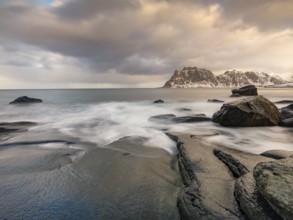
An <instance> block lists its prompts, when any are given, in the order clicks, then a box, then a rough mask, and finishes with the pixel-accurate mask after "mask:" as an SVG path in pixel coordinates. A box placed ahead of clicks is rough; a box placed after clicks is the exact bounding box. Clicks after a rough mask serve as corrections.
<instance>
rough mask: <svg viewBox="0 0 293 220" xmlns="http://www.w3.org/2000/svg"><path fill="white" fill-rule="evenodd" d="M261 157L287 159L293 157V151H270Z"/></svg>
mask: <svg viewBox="0 0 293 220" xmlns="http://www.w3.org/2000/svg"><path fill="white" fill-rule="evenodd" d="M260 155H262V156H264V157H270V158H273V159H276V160H280V159H285V158H288V157H290V156H291V155H293V151H287V150H269V151H265V152H263V153H261V154H260Z"/></svg>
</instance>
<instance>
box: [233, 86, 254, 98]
mask: <svg viewBox="0 0 293 220" xmlns="http://www.w3.org/2000/svg"><path fill="white" fill-rule="evenodd" d="M234 94H235V95H234ZM236 94H237V96H238V94H239V95H241V96H253V95H257V88H256V87H255V86H254V85H247V86H243V87H241V88H239V89H233V90H232V96H233V97H235V96H236ZM237 96H236V97H237Z"/></svg>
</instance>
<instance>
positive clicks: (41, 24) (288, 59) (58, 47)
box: [0, 0, 293, 89]
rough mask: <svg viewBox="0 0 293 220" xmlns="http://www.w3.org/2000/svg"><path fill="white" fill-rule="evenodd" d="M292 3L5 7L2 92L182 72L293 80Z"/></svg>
mask: <svg viewBox="0 0 293 220" xmlns="http://www.w3.org/2000/svg"><path fill="white" fill-rule="evenodd" d="M292 12H293V0H180V1H179V0H178V1H175V0H123V1H122V0H121V1H120V0H119V1H118V0H0V89H39V88H112V87H113V88H124V87H147V88H149V87H160V86H162V85H163V84H164V82H165V81H166V80H168V79H169V78H170V77H171V75H172V74H173V72H174V70H175V69H178V70H180V69H182V68H183V67H184V66H196V67H201V68H207V69H210V70H211V71H212V72H214V73H215V74H221V73H223V72H224V71H226V70H231V69H238V70H243V71H246V70H251V71H257V72H266V73H270V74H271V73H273V74H279V75H280V76H281V77H285V78H290V77H292V76H293V61H292V58H293V13H292Z"/></svg>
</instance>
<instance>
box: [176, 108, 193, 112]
mask: <svg viewBox="0 0 293 220" xmlns="http://www.w3.org/2000/svg"><path fill="white" fill-rule="evenodd" d="M178 110H179V111H184V112H190V111H192V110H191V109H190V108H178Z"/></svg>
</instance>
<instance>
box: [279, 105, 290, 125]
mask: <svg viewBox="0 0 293 220" xmlns="http://www.w3.org/2000/svg"><path fill="white" fill-rule="evenodd" d="M280 119H281V121H280V125H281V126H286V127H293V104H291V105H288V106H286V107H284V108H281V109H280Z"/></svg>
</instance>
